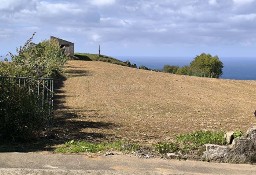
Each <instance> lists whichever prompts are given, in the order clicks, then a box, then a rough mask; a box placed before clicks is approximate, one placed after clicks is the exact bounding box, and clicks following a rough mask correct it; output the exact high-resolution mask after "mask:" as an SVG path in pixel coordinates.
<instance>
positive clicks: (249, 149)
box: [202, 127, 256, 163]
mask: <svg viewBox="0 0 256 175" xmlns="http://www.w3.org/2000/svg"><path fill="white" fill-rule="evenodd" d="M226 135H227V137H226V138H227V141H228V140H229V139H228V138H231V137H230V136H231V135H232V134H231V132H230V133H228V134H226ZM205 146H206V151H205V152H204V154H203V157H202V158H203V160H206V161H220V162H229V163H255V162H256V127H252V128H250V129H248V131H247V132H246V135H245V136H243V137H240V138H235V139H233V142H232V145H228V146H220V145H212V144H207V145H205Z"/></svg>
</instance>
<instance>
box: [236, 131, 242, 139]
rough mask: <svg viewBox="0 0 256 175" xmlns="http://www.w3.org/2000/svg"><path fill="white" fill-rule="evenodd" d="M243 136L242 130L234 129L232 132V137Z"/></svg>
mask: <svg viewBox="0 0 256 175" xmlns="http://www.w3.org/2000/svg"><path fill="white" fill-rule="evenodd" d="M242 136H243V132H242V131H235V132H234V138H239V137H242Z"/></svg>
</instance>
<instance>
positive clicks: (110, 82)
mask: <svg viewBox="0 0 256 175" xmlns="http://www.w3.org/2000/svg"><path fill="white" fill-rule="evenodd" d="M65 70H66V76H67V80H65V81H64V84H63V86H62V87H61V88H60V89H59V90H58V93H57V97H58V99H57V101H58V109H57V110H56V114H57V115H56V116H57V119H58V120H57V125H58V126H59V127H60V126H61V127H62V131H59V135H60V136H59V137H66V138H68V139H84V140H93V141H98V140H100V141H102V140H114V139H126V140H132V141H137V142H140V143H144V144H145V143H150V144H151V143H156V142H159V141H169V140H171V139H172V138H173V137H174V136H175V135H177V134H182V133H189V132H192V131H196V130H222V131H229V130H242V131H245V130H246V129H247V128H248V127H250V126H251V125H253V124H255V118H254V115H253V112H254V111H255V109H256V100H255V99H256V81H235V80H222V79H209V78H199V77H188V76H180V75H172V74H167V73H160V72H153V71H145V70H139V69H134V68H128V67H122V66H118V65H113V64H109V63H104V62H95V61H77V60H76V61H69V62H68V63H67V64H66V67H65ZM63 128H64V129H63ZM55 129H57V128H55Z"/></svg>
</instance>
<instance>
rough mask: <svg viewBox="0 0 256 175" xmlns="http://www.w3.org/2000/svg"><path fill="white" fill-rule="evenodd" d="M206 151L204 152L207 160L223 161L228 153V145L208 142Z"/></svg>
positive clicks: (204, 158) (204, 157)
mask: <svg viewBox="0 0 256 175" xmlns="http://www.w3.org/2000/svg"><path fill="white" fill-rule="evenodd" d="M205 146H206V151H205V152H204V153H203V157H202V158H203V160H206V161H222V160H223V158H224V157H226V155H227V154H228V151H229V148H228V146H220V145H214V144H206V145H205Z"/></svg>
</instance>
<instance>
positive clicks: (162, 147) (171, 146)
mask: <svg viewBox="0 0 256 175" xmlns="http://www.w3.org/2000/svg"><path fill="white" fill-rule="evenodd" d="M155 150H156V151H157V152H159V153H160V154H166V153H173V152H176V151H178V150H179V145H178V144H177V143H158V144H156V145H155Z"/></svg>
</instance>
